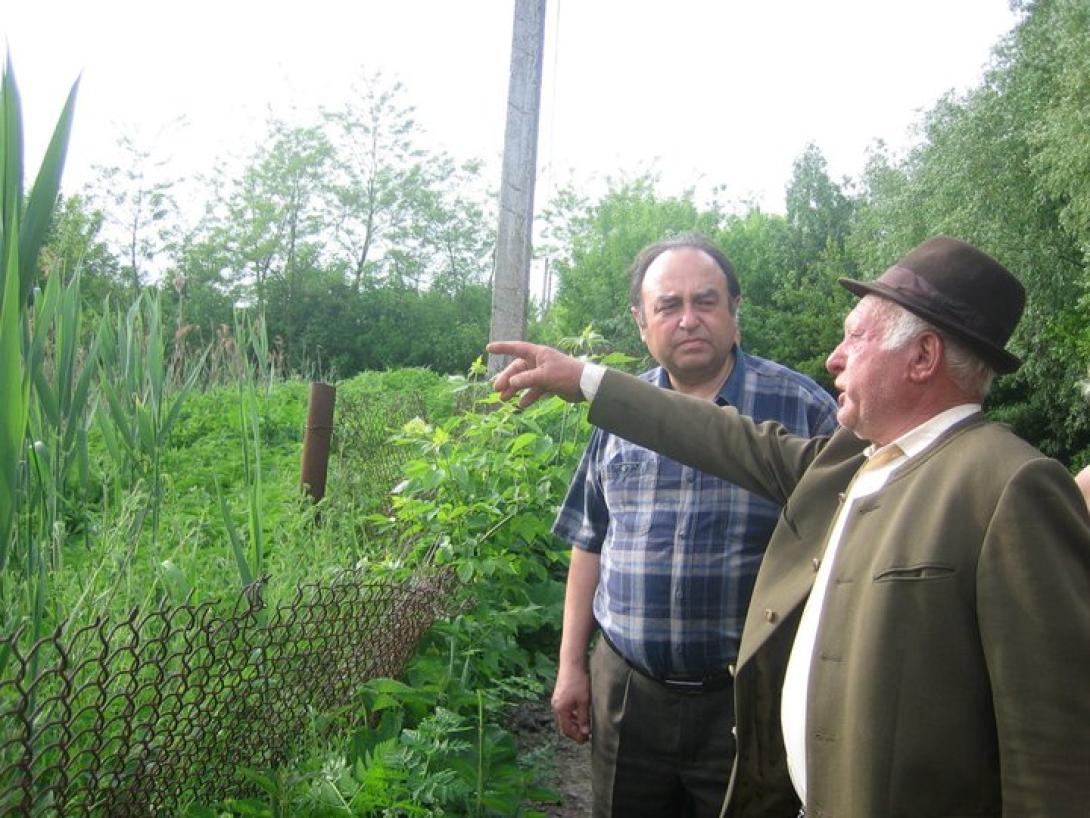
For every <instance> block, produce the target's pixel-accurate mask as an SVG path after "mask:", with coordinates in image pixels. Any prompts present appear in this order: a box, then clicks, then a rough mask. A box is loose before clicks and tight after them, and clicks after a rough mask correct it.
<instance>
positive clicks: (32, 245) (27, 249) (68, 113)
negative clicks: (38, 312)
mask: <svg viewBox="0 0 1090 818" xmlns="http://www.w3.org/2000/svg"><path fill="white" fill-rule="evenodd" d="M8 73H9V74H10V73H11V67H10V63H9V66H8ZM78 88H79V80H76V82H75V83H73V84H72V90H71V91H69V92H68V100H67V102H65V105H64V108H63V110H62V111H61V115H60V118H59V119H58V120H57V125H56V127H55V128H54V129H53V138H52V139H51V140H50V141H49V147H48V148H47V149H46V152H45V158H44V159H43V160H42V167H41V169H40V170H39V171H38V176H37V178H36V179H35V181H34V187H33V189H32V190H31V191H30V199H29V201H28V203H27V209H26V214H25V217H24V219H23V225H22V229H21V230H20V232H19V258H20V277H21V279H22V289H21V291H20V299H21V303H24V304H25V303H26V302H27V299H28V298H29V296H30V290H31V288H32V287H33V285H34V279H35V272H36V271H35V265H36V264H37V262H38V251H39V250H40V249H41V247H42V243H43V242H44V241H45V239H46V236H47V235H48V232H49V222H50V220H51V219H52V218H53V208H54V207H55V205H56V202H57V194H58V192H59V191H60V186H61V174H62V173H63V172H64V159H65V155H66V154H67V152H68V137H69V134H70V133H71V130H72V115H73V113H74V111H75V107H76V91H77V90H78Z"/></svg>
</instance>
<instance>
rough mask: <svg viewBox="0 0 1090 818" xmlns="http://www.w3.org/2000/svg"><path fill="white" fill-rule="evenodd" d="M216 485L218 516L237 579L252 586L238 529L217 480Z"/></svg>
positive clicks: (252, 579)
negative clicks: (225, 531) (229, 549)
mask: <svg viewBox="0 0 1090 818" xmlns="http://www.w3.org/2000/svg"><path fill="white" fill-rule="evenodd" d="M215 483H216V497H218V498H219V501H220V514H222V515H223V525H224V528H226V529H227V536H228V538H229V539H230V541H231V551H232V552H233V553H234V555H235V566H236V567H237V568H238V576H239V579H241V580H242V584H243V586H247V585H252V584H253V581H254V576H253V574H252V573H251V571H250V565H249V563H248V562H246V551H245V549H244V548H243V547H242V539H241V538H240V537H239V535H238V529H237V528H235V522H234V520H232V519H231V510H230V509H229V508H228V507H227V499H226V498H225V497H224V496H223V491H222V490H221V489H220V483H219V480H216V481H215Z"/></svg>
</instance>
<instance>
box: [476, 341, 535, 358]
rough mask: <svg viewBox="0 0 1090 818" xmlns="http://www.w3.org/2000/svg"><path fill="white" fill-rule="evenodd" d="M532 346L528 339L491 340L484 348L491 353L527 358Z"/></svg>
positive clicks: (531, 351)
mask: <svg viewBox="0 0 1090 818" xmlns="http://www.w3.org/2000/svg"><path fill="white" fill-rule="evenodd" d="M534 346H535V345H534V344H531V343H530V342H529V341H493V342H492V343H490V344H489V345H488V346H486V347H485V349H486V350H487V351H488V352H489V353H491V354H492V355H513V356H515V357H516V358H528V357H530V356H531V355H532V354H533V351H534Z"/></svg>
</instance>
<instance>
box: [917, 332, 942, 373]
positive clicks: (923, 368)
mask: <svg viewBox="0 0 1090 818" xmlns="http://www.w3.org/2000/svg"><path fill="white" fill-rule="evenodd" d="M912 345H913V355H912V358H911V360H909V362H908V378H909V380H911V381H912V382H913V383H923V382H924V381H928V380H930V379H931V378H933V377H934V376H935V375H936V374H937V373H938V372H939V370H940V369H941V368H942V362H943V360H944V358H945V352H946V345H945V344H944V343H943V340H942V336H941V335H939V334H938V333H937V332H933V331H931V330H927V331H925V332H921V333H920V334H919V335H917V336H916V338H915V340H913V341H912Z"/></svg>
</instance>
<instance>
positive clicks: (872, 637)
mask: <svg viewBox="0 0 1090 818" xmlns="http://www.w3.org/2000/svg"><path fill="white" fill-rule="evenodd" d="M841 284H842V285H843V286H845V287H847V288H848V289H849V290H851V291H852V292H853V293H855V294H857V295H859V296H861V300H860V301H859V303H858V304H857V305H856V307H855V308H854V309H853V310H852V311H851V313H850V314H849V315H848V317H847V319H846V320H845V322H844V339H843V341H841V343H840V344H839V345H838V346H837V348H836V349H834V350H833V352H832V354H830V355H829V358H828V361H827V364H826V365H827V367H828V369H829V371H830V372H831V373H832V374H833V375H834V376H835V382H836V387H837V390H838V391H839V397H838V407H839V408H838V414H837V417H838V420H839V421H840V423H841V426H842V429H841V430H840V431H838V432H836V433H835V434H833V435H832V436H831V437H818V438H811V439H805V438H799V437H794V436H791V435H789V434H787V433H785V432H784V430H783V429H782V427H780V426H778V425H777V424H775V423H761V424H756V423H753V422H752V421H750V420H749V419H747V418H746V417H744V416H742V415H740V414H738V413H737V412H735V411H734V410H733V409H731V408H729V407H727V408H719V407H716V406H714V405H712V404H708V403H706V402H702V401H695V400H691V399H687V398H686V397H685V396H682V395H677V394H672V393H669V392H667V391H666V390H661V389H655V388H654V387H653V386H651V385H649V384H646V383H642V382H640V381H639V380H637V379H635V378H631V377H628V376H626V375H622V374H619V373H617V372H613V371H609V370H604V369H602V368H601V367H597V366H593V365H590V364H586V365H585V364H583V363H582V362H580V361H577V360H575V359H572V358H568V357H567V356H564V355H562V354H560V353H558V352H556V351H555V350H551V349H549V348H547V347H540V346H535V345H531V344H522V343H498V344H492V345H490V347H489V349H490V351H492V352H495V353H498V354H511V355H515V356H517V357H516V360H514V361H513V362H512V363H511V365H510V366H509V367H508V368H507V369H506V370H505V371H504V372H502V373H501V374H500V375H499V377H498V378H497V380H496V388H497V389H498V390H499V391H500V392H501V393H502V394H503V396H504V397H505V398H510V397H512V396H513V395H514V394H515V393H516V392H518V391H519V390H522V389H527V390H528V391H527V393H526V395H525V396H524V397H523V398H522V402H523V404H525V403H527V402H529V401H532V400H535V399H536V398H537V397H539V396H540V395H542V394H544V393H554V394H559V395H561V396H563V397H565V398H567V399H569V400H578V399H581V398H584V397H585V398H586V399H588V400H590V401H591V408H590V419H591V422H592V423H594V424H596V425H598V426H600V427H601V428H603V429H606V430H608V431H610V432H612V433H614V434H618V435H621V436H623V437H625V438H628V439H630V440H632V441H634V442H636V443H638V444H640V445H643V446H646V447H648V448H651V449H656V450H659V451H661V452H663V453H665V454H667V455H669V456H670V457H673V458H674V459H676V460H679V461H681V462H685V463H688V464H690V465H692V466H694V467H696V468H699V469H703V470H705V471H708V472H710V473H713V474H717V475H719V476H721V477H724V478H726V479H728V480H731V481H733V482H736V483H738V484H740V485H743V486H744V487H746V488H749V489H750V490H752V491H755V492H758V493H760V494H763V495H765V496H767V497H769V498H771V499H772V500H774V501H775V502H777V503H783V504H784V510H783V514H782V516H781V518H780V521H779V524H778V525H777V527H776V530H775V532H774V533H773V535H772V539H771V541H770V543H769V546H768V551H767V552H766V555H765V558H764V561H763V563H762V565H761V569H760V573H759V575H758V577H757V585H756V588H755V590H754V593H753V598H752V601H751V604H750V608H749V613H748V616H747V619H746V624H745V629H744V632H743V635H742V643H741V648H740V652H739V656H738V663H737V667H736V671H735V674H736V676H735V709H736V718H737V725H736V728H735V729H736V736H737V742H738V747H737V757H736V760H735V765H734V772H733V775H732V780H731V785H730V790H729V792H728V795H727V801H726V804H725V806H724V815H726V816H746V818H758V817H759V818H794V816H796V815H801V814H804V815H807V816H813V817H816V816H824V817H826V818H828V817H830V816H832V817H833V818H863V817H864V816H866V818H891V817H892V816H904V818H928V816H933V817H934V818H939V816H943V817H944V818H949V817H950V816H970V815H972V816H1049V818H1058V817H1059V816H1084V815H1086V814H1087V810H1088V805H1090V696H1088V695H1087V694H1086V681H1085V680H1086V678H1087V677H1088V676H1090V525H1088V523H1090V519H1088V516H1087V510H1086V506H1085V505H1084V503H1083V502H1082V498H1081V496H1080V494H1079V491H1078V489H1077V488H1076V486H1075V483H1074V481H1073V480H1072V479H1071V476H1070V475H1069V474H1068V472H1067V470H1066V469H1065V468H1064V467H1063V466H1062V465H1061V464H1059V463H1057V462H1056V461H1054V460H1051V459H1049V458H1047V457H1045V456H1043V455H1042V454H1041V453H1040V452H1038V451H1037V450H1036V449H1034V448H1033V447H1032V446H1030V445H1029V444H1027V443H1025V442H1024V441H1022V440H1020V439H1019V438H1017V437H1016V436H1015V435H1013V434H1012V433H1011V432H1010V431H1009V430H1008V429H1007V428H1005V427H1003V426H1001V425H999V424H995V423H990V422H988V421H987V420H985V418H984V416H983V415H982V414H981V402H982V401H983V399H984V397H985V396H986V394H987V392H988V389H989V387H990V384H991V381H992V379H993V377H994V376H995V375H996V374H1002V373H1006V372H1012V371H1014V370H1015V369H1016V368H1017V367H1018V366H1019V361H1018V359H1017V358H1015V357H1014V356H1013V355H1012V354H1010V353H1009V352H1007V351H1006V350H1005V346H1006V343H1007V340H1008V339H1009V337H1010V335H1011V333H1012V332H1013V331H1014V328H1015V327H1016V325H1017V323H1018V320H1019V318H1020V316H1021V313H1022V307H1023V303H1024V299H1025V296H1024V291H1023V288H1022V286H1021V284H1020V283H1019V282H1018V281H1017V279H1015V278H1014V276H1012V275H1011V274H1010V273H1009V272H1008V271H1007V270H1006V269H1005V268H1004V267H1002V266H1001V265H1000V264H999V263H998V262H997V261H995V260H994V259H993V258H991V257H990V256H988V255H986V254H985V253H983V252H981V251H980V250H978V249H976V248H975V247H972V246H971V245H968V244H966V243H964V242H961V241H958V240H956V239H951V238H948V237H945V236H940V237H936V238H933V239H930V240H928V241H926V242H924V243H923V244H921V245H920V246H919V247H917V248H916V249H914V250H913V251H912V252H910V253H909V254H908V255H907V256H905V257H904V258H903V259H901V260H900V261H899V262H898V263H897V264H895V265H894V266H893V267H891V268H890V269H888V270H887V271H886V272H885V273H884V274H883V275H882V276H881V277H880V278H879V279H878V280H877V281H873V282H861V281H853V280H849V279H841Z"/></svg>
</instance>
